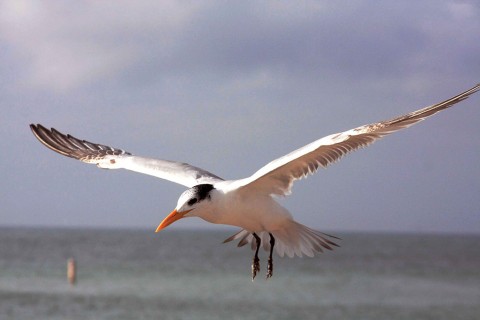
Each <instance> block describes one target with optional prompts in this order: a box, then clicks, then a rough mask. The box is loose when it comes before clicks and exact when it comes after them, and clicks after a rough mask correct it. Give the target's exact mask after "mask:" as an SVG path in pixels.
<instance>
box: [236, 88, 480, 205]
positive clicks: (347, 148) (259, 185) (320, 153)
mask: <svg viewBox="0 0 480 320" xmlns="http://www.w3.org/2000/svg"><path fill="white" fill-rule="evenodd" d="M479 89H480V84H477V85H476V86H475V87H473V88H471V89H469V90H467V91H465V92H463V93H461V94H459V95H457V96H455V97H453V98H450V99H448V100H445V101H443V102H440V103H437V104H434V105H432V106H429V107H426V108H423V109H420V110H417V111H414V112H411V113H408V114H406V115H403V116H400V117H397V118H395V119H391V120H386V121H381V122H377V123H372V124H369V125H364V126H361V127H358V128H355V129H351V130H348V131H345V132H341V133H336V134H332V135H329V136H327V137H324V138H321V139H319V140H317V141H314V142H312V143H310V144H308V145H306V146H304V147H302V148H300V149H298V150H295V151H293V152H291V153H289V154H287V155H286V156H283V157H281V158H278V159H276V160H273V161H272V162H270V163H269V164H267V165H266V166H264V167H263V168H261V169H260V170H258V171H257V172H255V173H254V174H253V175H252V176H251V177H249V178H246V179H241V180H237V181H234V182H232V183H231V184H229V185H228V188H231V189H242V188H245V189H248V190H249V192H250V191H252V192H253V191H254V192H256V193H262V194H270V195H272V194H273V195H280V196H285V195H288V194H290V192H291V188H292V185H293V182H294V181H295V180H297V179H301V178H303V177H305V176H307V175H309V174H313V173H315V172H316V171H317V170H318V169H319V168H320V167H322V168H325V167H327V166H328V165H329V164H331V163H333V162H335V161H337V160H339V159H340V158H342V157H343V156H344V155H346V154H347V153H349V152H352V151H355V150H357V149H359V148H363V147H366V146H368V145H370V144H372V143H373V142H375V141H377V140H379V139H381V138H383V137H384V136H386V135H388V134H390V133H393V132H396V131H398V130H401V129H404V128H408V127H410V126H411V125H414V124H415V123H417V122H420V121H422V120H424V119H425V118H427V117H430V116H432V115H434V114H435V113H437V112H439V111H442V110H444V109H447V108H449V107H451V106H453V105H454V104H456V103H458V102H460V101H462V100H464V99H466V98H468V96H469V95H471V94H473V93H475V92H477V91H478V90H479Z"/></svg>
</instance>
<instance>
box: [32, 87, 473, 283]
mask: <svg viewBox="0 0 480 320" xmlns="http://www.w3.org/2000/svg"><path fill="white" fill-rule="evenodd" d="M479 89H480V84H477V85H476V86H474V87H473V88H471V89H469V90H467V91H465V92H463V93H461V94H459V95H457V96H455V97H452V98H450V99H447V100H445V101H443V102H440V103H437V104H434V105H432V106H429V107H426V108H423V109H420V110H417V111H414V112H411V113H408V114H406V115H402V116H400V117H397V118H394V119H391V120H387V121H381V122H377V123H373V124H369V125H364V126H360V127H358V128H354V129H351V130H347V131H345V132H341V133H336V134H332V135H329V136H326V137H324V138H321V139H319V140H316V141H314V142H312V143H310V144H307V145H305V146H304V147H301V148H299V149H297V150H295V151H293V152H291V153H289V154H287V155H285V156H283V157H280V158H278V159H276V160H273V161H271V162H270V163H268V164H267V165H265V166H263V167H262V168H260V169H259V170H258V171H257V172H255V173H254V174H253V175H251V176H250V177H248V178H244V179H239V180H223V179H222V178H220V177H218V176H216V175H214V174H212V173H210V172H208V171H205V170H203V169H200V168H197V167H194V166H191V165H189V164H186V163H181V162H175V161H167V160H160V159H151V158H144V157H139V156H135V155H132V154H130V153H129V152H126V151H124V150H121V149H116V148H112V147H108V146H105V145H101V144H96V143H91V142H88V141H85V140H79V139H77V138H75V137H72V136H70V135H64V134H62V133H60V132H59V131H57V130H55V129H53V128H52V129H51V130H48V129H46V128H45V127H43V126H41V125H33V124H32V125H30V127H31V129H32V131H33V133H34V134H35V136H36V137H37V138H38V139H39V140H40V142H42V143H43V144H44V145H45V146H47V147H48V148H50V149H52V150H54V151H56V152H58V153H60V154H63V155H65V156H68V157H72V158H75V159H78V160H81V161H83V162H86V163H93V164H96V165H97V166H98V167H100V168H106V169H127V170H132V171H135V172H139V173H144V174H148V175H152V176H155V177H158V178H161V179H166V180H170V181H172V182H176V183H179V184H182V185H185V186H186V187H188V188H189V189H188V190H186V191H185V192H184V193H183V194H182V195H181V196H180V198H179V200H178V203H177V206H176V208H175V210H174V211H173V212H172V213H171V214H170V215H168V216H167V217H166V218H165V219H164V220H163V221H162V223H161V224H160V225H159V226H158V228H157V231H159V230H161V229H163V228H165V227H167V226H168V225H170V224H171V223H173V222H175V221H176V220H178V219H181V218H184V217H200V218H202V219H204V220H206V221H208V222H210V223H215V224H225V225H232V226H238V227H240V228H242V230H241V231H240V232H238V233H237V234H235V235H233V236H232V237H230V238H228V239H227V240H225V242H227V241H231V240H237V239H239V240H240V241H239V244H238V246H243V245H245V244H247V243H251V244H252V248H254V249H255V247H256V248H257V249H256V253H255V258H254V264H253V265H252V273H253V277H255V274H256V271H258V269H259V264H258V257H257V254H258V247H259V246H260V243H263V247H264V249H265V250H268V249H270V258H269V265H268V268H269V269H268V273H267V277H270V276H271V271H272V269H271V268H272V265H271V255H272V250H273V247H274V246H275V249H276V251H277V253H278V254H279V255H280V256H283V255H284V254H286V255H287V256H289V257H293V256H294V255H297V256H302V255H307V256H313V255H315V254H316V253H321V252H323V249H329V250H330V249H332V246H336V244H335V243H334V242H333V241H332V240H331V239H332V238H336V237H333V236H330V235H327V234H324V233H321V232H318V231H315V230H312V229H310V228H308V227H306V226H304V225H302V224H300V223H298V222H296V221H294V220H293V217H292V215H291V214H290V213H289V212H288V210H287V209H285V208H284V207H282V206H281V205H280V204H279V203H278V202H277V201H276V200H275V197H278V196H287V195H289V194H290V193H291V188H292V185H293V182H294V181H295V180H298V179H301V178H304V177H306V176H307V175H309V174H313V173H315V172H316V171H317V170H318V169H319V168H325V167H327V166H328V165H329V164H331V163H333V162H335V161H337V160H339V159H340V158H341V157H343V156H344V155H346V154H347V153H349V152H352V151H355V150H357V149H359V148H362V147H366V146H368V145H370V144H372V143H373V142H375V141H377V140H379V139H380V138H382V137H384V136H386V135H388V134H390V133H393V132H396V131H398V130H401V129H404V128H407V127H409V126H411V125H413V124H415V123H417V122H420V121H422V120H424V119H425V118H427V117H429V116H432V115H433V114H435V113H437V112H439V111H442V110H444V109H446V108H448V107H451V106H453V105H454V104H456V103H458V102H460V101H462V100H464V99H466V98H468V96H469V95H471V94H473V93H475V92H476V91H478V90H479ZM269 237H270V241H268V238H269ZM336 239H338V238H336ZM255 244H256V246H255ZM255 259H256V260H255Z"/></svg>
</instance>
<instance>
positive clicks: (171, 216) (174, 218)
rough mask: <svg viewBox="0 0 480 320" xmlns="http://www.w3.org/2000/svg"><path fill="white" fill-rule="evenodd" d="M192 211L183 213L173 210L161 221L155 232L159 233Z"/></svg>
mask: <svg viewBox="0 0 480 320" xmlns="http://www.w3.org/2000/svg"><path fill="white" fill-rule="evenodd" d="M190 211H192V210H187V211H183V212H178V211H177V210H176V209H175V210H173V211H172V212H171V213H170V214H169V215H168V216H167V217H166V218H165V219H163V221H162V222H161V223H160V224H159V225H158V227H157V230H155V232H159V231H160V230H162V229H165V228H166V227H168V226H169V225H171V224H172V223H174V222H175V221H177V220H180V219H182V218H183V217H184V216H185V215H186V214H187V213H189V212H190Z"/></svg>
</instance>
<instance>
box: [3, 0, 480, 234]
mask: <svg viewBox="0 0 480 320" xmlns="http://www.w3.org/2000/svg"><path fill="white" fill-rule="evenodd" d="M479 38H480V6H479V4H478V2H477V1H473V0H472V1H437V0H432V1H384V2H378V1H350V2H341V1H295V2H294V1H235V2H234V1H231V2H227V1H142V0H138V1H119V0H115V1H113V0H112V1H73V2H72V1H68V2H65V1H48V0H47V1H29V0H3V1H1V2H0V110H1V112H0V124H1V126H0V134H1V136H2V139H1V140H0V147H1V152H0V168H1V177H2V178H1V179H0V199H1V200H0V201H1V207H0V226H7V227H9V226H14V227H21V226H25V227H48V226H54V227H98V228H104V227H110V228H142V229H151V230H152V232H153V230H155V228H156V227H157V225H158V223H159V222H160V221H161V220H162V219H163V218H164V217H165V216H166V215H167V214H168V213H169V212H170V211H171V210H172V209H173V208H174V207H175V206H176V203H177V199H178V196H179V195H180V194H181V193H182V192H183V191H184V189H185V188H184V187H183V186H181V185H177V184H174V183H171V182H168V181H162V180H160V179H156V178H153V177H150V176H146V175H141V174H137V173H133V172H129V171H125V170H115V171H113V170H101V169H98V168H96V167H95V166H93V165H87V164H84V163H81V162H79V161H76V160H73V159H70V158H66V157H63V156H61V155H59V154H56V153H54V152H52V151H51V150H48V149H47V148H45V147H44V146H43V145H41V144H40V143H39V142H38V141H37V140H36V139H35V137H34V136H33V135H32V133H31V132H30V129H29V127H28V125H29V124H30V123H41V124H43V125H44V126H47V127H54V128H56V129H58V130H60V131H62V132H65V133H70V134H72V135H74V136H76V137H78V138H81V139H86V140H89V141H92V142H96V143H101V144H107V145H110V146H112V147H117V148H122V149H125V150H127V151H129V152H131V153H133V154H136V155H141V156H148V157H157V158H161V159H167V160H177V161H183V162H188V163H190V164H192V165H195V166H199V167H201V168H204V169H206V170H208V171H211V172H213V173H215V174H216V175H218V176H221V177H223V178H224V179H239V178H244V177H247V176H249V175H251V174H253V173H254V172H255V171H256V170H257V169H259V168H260V167H262V166H263V165H265V164H266V163H268V162H270V161H271V160H273V159H275V158H277V157H280V156H282V155H285V154H287V153H289V152H291V151H293V150H295V149H296V148H299V147H301V146H303V145H305V144H307V143H310V142H312V141H314V140H316V139H319V138H321V137H323V136H326V135H329V134H332V133H335V132H341V131H344V130H348V129H351V128H354V127H357V126H360V125H363V124H367V123H372V122H376V121H380V120H385V119H389V118H392V117H395V116H398V115H401V114H404V113H407V112H410V111H413V110H416V109H419V108H422V107H425V106H428V105H430V104H433V103H436V102H440V101H442V100H444V99H446V98H449V97H451V96H453V95H456V94H458V93H460V92H462V91H464V90H466V89H468V88H470V87H472V86H474V85H475V84H476V83H478V82H480V41H478V39H479ZM479 137H480V93H477V94H476V95H474V96H472V97H470V98H469V99H467V100H466V101H463V102H461V103H459V104H458V105H456V106H455V107H453V108H451V109H448V110H446V111H444V112H441V113H440V114H437V115H435V116H434V117H432V118H429V119H427V120H426V121H424V122H421V123H420V124H418V125H416V126H414V127H412V128H409V129H407V130H404V131H401V132H398V133H395V134H393V135H391V136H388V137H386V138H384V139H382V140H381V141H379V142H377V143H375V144H374V145H372V146H370V147H368V148H366V149H362V150H360V151H357V152H354V153H351V154H349V155H348V156H347V157H345V158H344V159H342V160H341V161H340V162H338V163H336V164H334V165H332V166H330V167H328V169H326V170H320V171H319V172H317V174H315V175H314V176H310V177H309V178H308V179H304V180H301V181H297V182H296V183H295V185H294V188H293V193H292V195H291V196H289V197H287V198H284V199H280V200H279V201H280V202H281V204H282V205H284V206H285V207H287V208H288V209H289V210H290V211H291V213H292V214H293V216H294V217H295V219H296V220H297V221H299V222H300V223H303V224H306V225H308V226H310V227H312V228H316V229H319V230H322V231H331V230H340V231H360V232H361V231H378V232H445V233H480V196H479V195H480V193H479V191H480V166H479V165H478V164H479V162H480V139H479ZM211 227H213V226H212V225H209V224H208V223H207V222H205V221H202V220H200V219H198V218H191V219H182V220H181V221H178V222H176V223H175V224H174V225H172V226H170V227H169V228H172V229H173V228H211Z"/></svg>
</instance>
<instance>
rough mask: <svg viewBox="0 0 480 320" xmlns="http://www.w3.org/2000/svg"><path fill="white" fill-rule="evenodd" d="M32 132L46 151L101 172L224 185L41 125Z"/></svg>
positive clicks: (195, 171)
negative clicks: (101, 170)
mask: <svg viewBox="0 0 480 320" xmlns="http://www.w3.org/2000/svg"><path fill="white" fill-rule="evenodd" d="M30 129H32V132H33V134H34V135H35V137H37V139H38V140H39V141H40V142H41V143H42V144H44V145H45V146H46V147H47V148H49V149H51V150H53V151H55V152H58V153H60V154H62V155H64V156H67V157H70V158H74V159H77V160H80V161H82V162H85V163H93V164H96V165H97V166H98V167H100V168H104V169H127V170H131V171H135V172H139V173H144V174H148V175H151V176H155V177H158V178H161V179H166V180H170V181H172V182H176V183H179V184H182V185H185V186H187V187H193V186H195V185H197V184H201V183H212V184H213V183H215V182H219V181H223V179H221V178H219V177H217V176H216V175H214V174H212V173H210V172H208V171H205V170H203V169H200V168H197V167H194V166H191V165H189V164H187V163H181V162H175V161H168V160H160V159H151V158H144V157H138V156H135V155H132V154H131V153H130V152H127V151H125V150H122V149H117V148H112V147H109V146H106V145H103V144H98V143H93V142H89V141H86V140H80V139H77V138H75V137H73V136H71V135H69V134H67V135H65V134H63V133H61V132H60V131H58V130H56V129H54V128H52V129H50V130H49V129H47V128H45V127H44V126H42V125H40V124H37V125H34V124H31V125H30Z"/></svg>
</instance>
